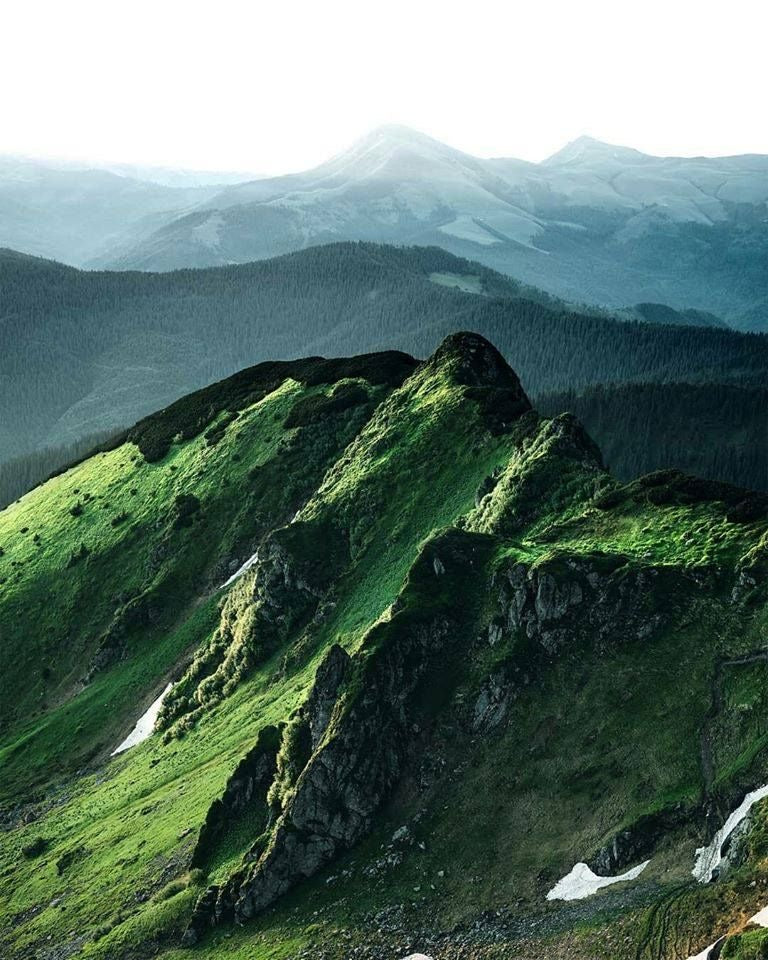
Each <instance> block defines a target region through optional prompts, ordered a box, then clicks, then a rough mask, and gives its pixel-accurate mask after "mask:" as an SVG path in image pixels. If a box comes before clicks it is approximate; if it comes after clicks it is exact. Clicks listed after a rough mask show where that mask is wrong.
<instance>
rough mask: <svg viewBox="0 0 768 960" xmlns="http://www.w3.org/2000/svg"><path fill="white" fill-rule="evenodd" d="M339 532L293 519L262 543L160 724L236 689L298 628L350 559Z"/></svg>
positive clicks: (166, 724)
mask: <svg viewBox="0 0 768 960" xmlns="http://www.w3.org/2000/svg"><path fill="white" fill-rule="evenodd" d="M346 553H347V548H346V543H345V541H344V539H343V537H342V536H341V534H340V533H339V532H338V531H337V530H336V529H335V528H333V527H330V526H329V525H327V524H321V523H292V524H289V525H288V526H287V527H282V528H280V529H279V530H276V531H275V532H274V533H272V534H271V535H270V536H269V537H267V539H266V540H265V542H264V543H263V544H262V546H261V547H260V548H259V560H258V563H256V564H255V568H254V569H255V575H254V576H253V577H252V578H251V577H248V578H245V577H244V578H243V580H242V581H241V582H240V583H239V584H237V585H236V586H235V588H234V589H233V590H232V592H231V593H230V595H229V596H228V597H227V600H226V602H225V604H224V607H223V609H222V615H221V625H220V627H219V629H218V631H217V632H216V634H215V636H214V638H213V640H212V642H211V643H210V644H209V645H208V647H207V648H205V649H204V650H203V651H202V652H201V653H200V654H198V655H197V657H196V658H195V660H194V662H193V664H192V666H191V667H190V668H189V670H188V671H187V672H186V674H185V675H184V676H183V677H182V678H181V680H180V682H179V683H177V684H176V685H175V687H174V689H173V691H172V692H171V695H170V696H169V697H168V698H167V700H166V702H165V703H164V704H163V710H162V712H161V715H160V718H159V725H160V726H161V727H163V728H167V727H169V726H170V725H171V724H172V723H173V722H174V721H177V720H179V718H180V717H183V716H185V715H186V716H188V717H189V718H190V719H194V717H195V716H196V715H197V713H198V712H199V711H200V710H202V709H205V708H207V707H210V706H212V705H213V704H215V703H217V702H219V701H220V700H221V699H222V698H223V697H225V696H227V695H228V694H230V693H231V692H232V691H233V690H234V689H235V687H236V686H237V684H238V683H239V682H240V680H242V678H243V677H244V676H246V675H247V674H248V673H249V672H250V670H251V669H252V668H253V666H254V665H255V664H256V663H258V662H261V661H263V660H264V659H265V658H266V657H267V656H269V654H270V653H272V651H273V650H274V649H275V648H276V647H277V646H278V645H279V644H280V643H282V642H283V641H285V639H286V638H287V636H288V634H289V633H290V632H291V631H295V630H297V629H300V628H301V627H302V625H303V624H305V623H307V622H308V621H309V620H310V619H311V617H312V616H313V615H314V614H315V612H316V611H317V609H318V607H319V605H320V604H321V602H322V601H323V599H325V598H326V597H327V595H328V591H329V589H330V588H331V586H332V584H333V581H334V578H335V576H337V575H338V572H339V570H340V568H341V567H342V565H343V563H344V559H345V557H346Z"/></svg>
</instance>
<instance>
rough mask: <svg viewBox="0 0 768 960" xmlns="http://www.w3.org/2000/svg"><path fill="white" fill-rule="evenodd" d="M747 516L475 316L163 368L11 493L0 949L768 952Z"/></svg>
mask: <svg viewBox="0 0 768 960" xmlns="http://www.w3.org/2000/svg"><path fill="white" fill-rule="evenodd" d="M665 329H666V328H665ZM767 538H768V498H766V497H765V496H761V495H757V494H754V493H750V492H749V491H747V490H743V489H739V488H737V487H733V486H729V485H726V484H722V483H716V482H712V481H705V480H700V479H696V478H694V477H691V476H689V475H686V474H684V473H681V472H680V471H675V470H666V471H661V472H656V473H653V474H650V475H646V476H643V477H641V478H639V479H637V480H633V481H632V482H629V483H626V484H625V483H621V482H619V481H617V480H616V479H615V478H614V477H612V476H611V474H610V473H609V472H608V471H607V470H606V469H605V466H604V464H603V460H602V457H601V453H600V451H599V449H598V447H597V446H596V444H595V443H594V441H593V440H592V439H591V438H590V436H589V435H588V434H587V432H586V431H585V430H584V428H583V426H582V425H581V424H580V423H579V422H578V421H577V420H576V419H575V418H574V417H573V416H571V415H569V414H558V415H552V416H542V415H541V414H539V413H538V412H537V411H536V410H535V409H534V407H533V405H532V403H531V401H530V399H529V397H528V395H527V393H526V391H525V389H524V385H523V384H521V381H520V379H518V376H517V375H516V374H515V372H513V370H512V369H511V368H510V367H509V366H508V364H507V363H506V361H505V360H504V358H503V357H502V355H501V354H500V353H499V352H498V351H497V350H496V349H495V348H494V347H493V346H492V345H491V344H490V343H489V342H488V341H487V340H485V339H483V338H482V337H481V336H479V335H477V334H474V333H458V334H452V335H450V336H448V337H447V338H446V339H445V340H444V341H443V342H442V343H441V344H440V345H439V347H438V348H437V350H436V351H435V352H434V353H433V354H432V355H431V356H430V357H429V359H427V360H426V361H422V362H419V361H417V360H415V359H414V358H412V357H411V356H409V355H408V354H406V353H402V352H397V351H390V352H385V353H374V354H366V355H363V356H358V357H351V358H338V359H330V360H328V359H323V358H320V357H313V358H308V359H300V360H294V361H289V362H282V363H279V362H266V363H262V364H259V365H257V366H255V367H252V368H248V369H245V370H242V371H240V372H239V373H238V374H236V375H235V376H233V377H231V378H229V379H226V380H224V381H221V382H219V383H216V384H214V385H212V386H210V387H207V388H206V389H204V390H202V391H199V392H197V393H193V394H191V395H189V396H186V397H184V398H181V399H180V400H178V401H176V402H175V403H174V404H172V405H170V406H168V407H167V408H166V409H164V410H161V411H158V412H156V413H154V414H152V415H150V416H149V417H147V418H145V419H143V420H141V421H139V422H138V423H137V424H136V425H135V426H133V427H132V428H131V429H130V430H129V431H128V432H127V433H126V434H125V436H124V437H122V438H121V440H120V442H119V443H116V444H115V445H113V448H112V449H110V450H107V451H103V452H101V453H99V454H96V455H94V456H93V457H91V458H88V459H86V460H84V461H83V462H81V463H80V464H79V465H77V466H75V467H73V468H72V469H70V470H68V471H66V472H64V473H62V474H61V475H59V476H58V477H55V478H53V479H51V480H50V481H48V482H47V483H45V484H43V485H42V486H40V487H38V488H37V489H36V490H34V491H32V492H31V493H29V494H27V495H26V496H24V497H23V498H22V499H21V500H20V501H19V502H18V503H15V504H13V505H11V506H10V507H7V508H6V509H5V510H3V511H2V512H0V583H1V584H2V588H1V589H0V763H1V764H2V771H3V772H2V778H0V877H2V884H3V893H4V895H3V897H2V899H1V901H0V953H2V956H3V957H7V958H8V960H31V958H32V957H35V958H38V960H54V958H56V960H58V958H64V957H75V956H77V957H84V958H85V957H87V958H91V960H97V958H101V960H114V958H121V960H144V958H147V960H148V958H150V957H162V958H167V960H180V958H182V957H185V956H186V957H196V956H200V957H203V956H204V957H206V958H207V960H224V958H228V960H246V958H247V960H275V958H281V960H282V958H284V960H288V958H294V957H309V956H312V957H322V958H325V960H337V958H338V960H341V958H349V957H351V956H353V957H358V958H361V960H385V958H388V960H391V958H397V960H400V958H404V957H406V956H410V957H414V956H418V957H428V958H433V960H458V958H462V960H463V958H473V960H500V958H508V957H510V956H514V957H516V958H519V960H543V958H548V960H551V958H568V960H594V958H595V957H605V958H608V957H610V958H613V960H638V958H641V960H687V958H689V957H693V956H694V955H695V954H698V955H699V956H702V957H703V956H705V955H706V951H707V950H708V948H709V945H711V944H713V943H715V942H717V943H718V946H717V947H716V948H715V949H716V951H717V953H712V954H710V956H715V955H719V956H722V957H729V958H738V960H753V958H756V957H759V956H761V955H763V953H764V951H765V949H766V945H768V939H767V936H768V931H766V929H765V922H766V921H764V919H761V918H764V917H765V909H764V908H765V907H766V905H768V842H767V840H766V838H767V837H768V809H767V808H766V806H765V802H764V801H765V798H766V795H768V786H766V783H767V782H768V764H767V763H766V757H765V738H766V728H765V721H764V717H765V710H766V705H767V703H768V680H767V678H766V668H767V667H768V659H766V648H765V629H766V611H767V610H768V596H767V595H766V572H768V539H767ZM702 950H704V951H705V952H704V953H701V952H700V951H702Z"/></svg>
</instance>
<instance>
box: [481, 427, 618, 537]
mask: <svg viewBox="0 0 768 960" xmlns="http://www.w3.org/2000/svg"><path fill="white" fill-rule="evenodd" d="M528 419H529V421H530V422H528V423H527V428H526V433H525V435H524V436H521V438H520V448H519V452H518V453H517V454H516V455H515V456H513V457H511V458H510V460H509V462H508V463H507V465H506V467H505V468H504V470H503V471H501V473H497V474H492V475H491V476H490V477H488V478H487V479H486V481H485V482H484V484H483V485H481V487H480V489H479V490H478V492H477V495H476V506H475V510H474V511H473V512H472V513H471V514H469V516H468V517H467V520H466V526H467V527H468V529H470V530H478V531H481V532H483V533H494V534H497V535H502V536H510V535H516V534H518V533H519V531H520V530H522V529H524V528H526V527H530V526H531V525H532V524H534V523H536V522H537V521H538V520H540V519H545V518H548V517H552V516H555V515H557V514H560V513H562V512H563V511H564V510H567V509H568V508H569V507H573V506H576V505H581V504H583V503H585V502H586V501H588V500H591V499H592V498H593V497H594V496H595V495H596V494H598V493H599V492H600V491H601V490H603V488H605V487H606V486H607V485H610V484H611V483H612V481H611V479H610V477H609V475H608V474H607V473H606V471H605V467H604V466H603V461H602V457H601V455H600V451H599V449H598V448H597V446H596V445H595V443H594V442H593V440H592V438H591V437H590V436H589V435H588V434H587V432H586V431H585V430H584V428H583V427H582V425H581V424H580V423H579V421H578V420H577V419H576V418H575V417H573V416H571V415H570V414H563V415H562V416H559V417H555V418H554V419H553V420H542V421H539V420H538V418H537V417H536V416H535V414H531V416H530V417H529V418H528Z"/></svg>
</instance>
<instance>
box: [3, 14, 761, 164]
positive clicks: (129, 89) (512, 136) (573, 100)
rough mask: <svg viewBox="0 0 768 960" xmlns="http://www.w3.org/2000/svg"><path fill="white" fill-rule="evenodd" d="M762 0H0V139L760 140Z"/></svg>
mask: <svg viewBox="0 0 768 960" xmlns="http://www.w3.org/2000/svg"><path fill="white" fill-rule="evenodd" d="M767 43H768V4H766V3H764V2H762V0H757V2H756V0H730V2H729V3H727V4H722V3H717V4H715V3H712V2H709V3H707V2H706V0H698V2H689V0H663V2H659V0H637V2H635V0H633V2H627V0H612V2H607V0H606V2H604V0H569V2H563V0H529V2H525V3H519V2H515V0H507V2H503V3H491V2H488V0H472V2H467V0H463V2H461V3H455V2H449V0H442V2H435V0H405V2H403V0H389V2H376V3H371V2H366V0H358V2H347V0H314V2H305V0H282V2H268V3H265V2H263V0H262V2H259V0H252V2H250V3H244V2H239V0H215V2H213V0H210V2H205V3H202V2H196V0H186V2H180V0H131V2H125V0H120V2H117V0H66V2H63V0H55V2H51V0H21V2H11V0H6V2H5V3H4V4H3V12H2V35H1V38H0V153H23V154H31V155H39V156H59V157H69V158H78V159H84V158H85V159H93V160H110V161H124V162H130V163H155V164H164V165H171V166H173V165H175V166H185V167H192V168H196V169H222V170H245V171H254V172H261V173H280V172H284V171H290V170H301V169H305V168H307V167H310V166H312V165H314V164H316V163H319V162H321V161H322V160H325V159H326V158H327V157H329V156H330V155H332V154H334V153H336V152H338V151H339V150H342V149H344V148H345V147H346V146H348V145H349V144H350V143H351V142H352V141H354V140H355V139H356V138H358V137H359V136H361V135H363V134H364V133H366V132H367V131H368V130H370V129H371V128H372V127H375V126H378V125H379V124H382V123H400V124H406V125H408V126H412V127H415V128H416V129H418V130H422V131H423V132H425V133H428V134H431V135H432V136H434V137H437V138H438V139H440V140H443V141H445V142H446V143H449V144H450V145H452V146H454V147H458V148H460V149H462V150H466V151H468V152H470V153H474V154H476V155H478V156H516V157H521V158H524V159H528V160H540V159H543V158H544V157H546V156H548V155H549V154H551V153H553V152H554V151H555V150H557V149H559V148H560V147H561V146H563V144H564V143H566V142H567V141H569V140H572V139H574V138H575V137H577V136H579V135H581V134H589V135H591V136H594V137H597V138H598V139H601V140H606V141H609V142H612V143H619V144H623V145H626V146H633V147H637V148H638V149H640V150H644V151H646V152H648V153H655V154H679V155H695V154H705V155H719V154H730V153H750V152H759V153H768V121H767V120H766V105H765V99H766V91H767V89H768V80H767V77H768V70H767V69H766V49H767Z"/></svg>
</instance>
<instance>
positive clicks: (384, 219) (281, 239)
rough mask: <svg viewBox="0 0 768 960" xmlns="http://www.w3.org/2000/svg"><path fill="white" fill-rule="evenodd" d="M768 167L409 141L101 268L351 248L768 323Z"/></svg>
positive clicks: (370, 142) (285, 187) (616, 300)
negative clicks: (464, 264) (463, 263)
mask: <svg viewBox="0 0 768 960" xmlns="http://www.w3.org/2000/svg"><path fill="white" fill-rule="evenodd" d="M766 202H768V157H765V156H759V155H747V156H737V157H717V158H707V157H694V158H683V157H652V156H648V155H646V154H643V153H640V152H639V151H637V150H631V149H628V148H624V147H615V146H612V145H610V144H604V143H600V142H599V141H596V140H593V139H591V138H589V137H583V138H580V139H579V140H577V141H575V142H574V143H571V144H569V145H568V146H566V147H565V148H564V149H563V150H561V151H559V152H558V153H556V154H555V155H554V156H552V157H550V158H549V159H548V160H545V161H544V162H543V163H540V164H533V163H526V162H523V161H520V160H513V159H505V158H500V159H491V160H486V159H480V158H477V157H473V156H470V155H468V154H466V153H462V152H461V151H458V150H454V149H452V148H451V147H448V146H446V145H445V144H442V143H440V142H438V141H436V140H434V139H432V138H431V137H428V136H425V135H424V134H421V133H417V132H416V131H413V130H409V129H407V128H405V127H397V126H388V127H382V128H379V129H377V130H375V131H373V132H372V133H371V134H369V135H368V136H366V137H364V138H363V139H362V140H360V141H359V142H358V143H356V144H354V145H353V146H352V147H351V148H350V149H349V150H347V151H345V152H343V153H341V154H340V155H338V156H337V157H334V158H333V159H331V160H330V161H328V162H327V163H324V164H322V165H321V166H319V167H317V168H315V169H313V170H310V171H307V172H305V173H300V174H292V175H290V176H283V177H274V178H267V179H263V180H259V181H254V182H250V183H243V184H239V185H235V186H230V187H226V188H225V189H224V190H222V191H220V192H218V193H217V195H216V196H214V197H212V198H209V199H207V200H206V201H204V202H202V203H201V204H199V205H198V206H197V207H196V208H195V209H194V210H191V211H190V212H188V213H186V214H185V215H183V216H180V217H176V218H170V219H168V220H167V221H166V222H164V223H163V224H162V225H159V226H158V228H157V229H156V230H155V231H154V232H153V233H152V234H151V235H149V236H147V237H146V238H144V239H142V240H141V241H140V242H139V243H137V244H136V245H134V246H133V247H132V248H126V249H123V250H122V251H121V252H119V253H117V254H115V253H112V254H110V252H109V251H107V252H106V253H105V254H104V255H102V256H101V257H99V258H95V259H94V260H93V261H92V265H94V266H111V267H117V268H119V269H140V270H171V269H176V268H181V267H202V266H211V265H216V264H229V263H242V262H245V261H248V260H254V259H259V258H264V257H270V256H274V255H276V254H282V253H287V252H289V251H292V250H297V249H302V248H304V247H307V246H310V245H313V244H318V243H328V242H334V241H339V240H350V239H351V240H367V241H375V242H385V243H399V244H414V243H417V244H424V245H433V244H436V245H439V246H441V247H445V248H446V249H448V250H450V251H451V252H453V253H455V254H457V255H459V256H464V257H469V258H471V259H474V260H479V261H480V262H482V263H483V264H485V265H486V266H489V267H492V268H493V269H495V270H500V271H502V272H504V273H507V274H510V275H512V276H514V277H517V278H518V279H520V280H522V281H524V282H526V283H529V284H533V285H536V286H539V287H542V288H543V289H545V290H548V291H550V292H551V293H553V294H555V295H556V296H559V297H563V298H565V299H566V300H570V301H576V302H584V303H591V304H598V305H604V306H608V307H612V308H616V307H621V306H624V305H626V304H628V303H633V302H639V303H664V304H668V305H670V306H671V307H674V308H677V309H695V310H700V311H704V312H708V313H714V314H715V315H717V316H720V317H722V318H724V319H725V320H726V321H728V322H729V323H730V324H731V325H734V326H737V327H740V328H742V329H756V330H760V329H765V327H766V323H768V319H767V318H768V280H767V279H766V273H765V270H764V263H765V257H766V254H767V253H768V215H767V214H766Z"/></svg>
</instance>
